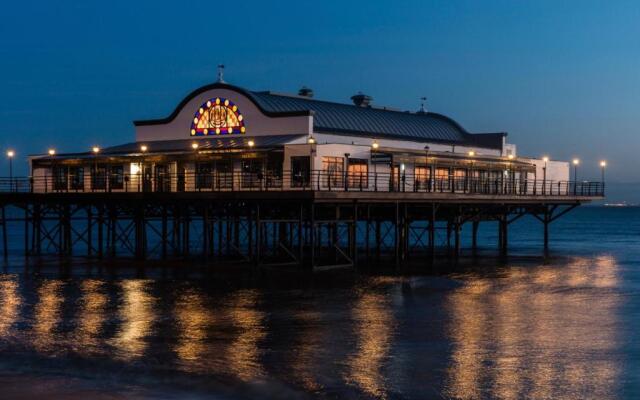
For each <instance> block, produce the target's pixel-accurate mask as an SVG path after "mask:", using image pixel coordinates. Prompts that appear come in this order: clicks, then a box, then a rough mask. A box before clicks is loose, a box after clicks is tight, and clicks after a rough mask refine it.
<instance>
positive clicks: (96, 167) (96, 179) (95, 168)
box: [91, 146, 100, 190]
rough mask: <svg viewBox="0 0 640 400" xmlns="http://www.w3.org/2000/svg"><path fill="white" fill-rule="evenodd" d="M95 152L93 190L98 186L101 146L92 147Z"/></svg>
mask: <svg viewBox="0 0 640 400" xmlns="http://www.w3.org/2000/svg"><path fill="white" fill-rule="evenodd" d="M91 151H92V152H93V184H92V185H91V190H95V189H96V188H97V186H98V153H100V147H98V146H93V147H92V148H91Z"/></svg>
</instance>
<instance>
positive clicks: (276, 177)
mask: <svg viewBox="0 0 640 400" xmlns="http://www.w3.org/2000/svg"><path fill="white" fill-rule="evenodd" d="M236 191H237V192H244V191H322V192H325V191H329V192H345V191H347V192H396V193H397V192H405V193H411V192H415V193H453V194H481V195H496V196H498V195H507V196H574V197H575V196H581V197H601V196H604V183H603V182H590V181H577V182H576V181H550V180H540V179H515V178H510V177H508V176H501V177H499V178H497V177H464V176H428V175H424V174H413V173H400V174H397V173H395V174H391V173H375V172H373V173H372V172H369V173H342V172H339V171H309V172H304V171H303V172H295V173H292V172H290V171H284V172H282V173H277V172H228V173H227V172H213V173H194V172H191V173H178V174H176V173H158V174H153V175H144V176H143V175H141V174H137V175H108V174H107V175H104V174H102V175H98V176H89V175H82V176H72V175H67V176H58V177H52V176H40V177H17V178H0V193H11V192H13V193H29V192H31V193H95V192H120V193H121V192H133V193H137V192H236Z"/></svg>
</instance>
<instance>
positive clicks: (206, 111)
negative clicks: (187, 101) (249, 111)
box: [191, 97, 246, 136]
mask: <svg viewBox="0 0 640 400" xmlns="http://www.w3.org/2000/svg"><path fill="white" fill-rule="evenodd" d="M245 131H246V128H245V126H244V117H243V116H242V114H240V111H239V110H238V106H236V105H235V104H233V103H232V102H231V101H229V100H227V99H224V98H221V97H216V98H213V99H210V100H208V101H207V102H206V103H204V104H203V105H201V106H200V108H199V109H198V110H197V111H196V113H195V115H194V116H193V121H191V136H206V135H227V134H234V133H245Z"/></svg>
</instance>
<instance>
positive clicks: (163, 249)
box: [160, 204, 168, 260]
mask: <svg viewBox="0 0 640 400" xmlns="http://www.w3.org/2000/svg"><path fill="white" fill-rule="evenodd" d="M167 220H168V213H167V206H166V204H163V205H162V222H161V224H162V226H161V231H162V232H161V235H162V237H161V238H160V240H161V241H162V242H161V246H162V247H161V250H160V251H161V254H160V256H161V257H162V259H163V260H166V259H167V239H168V238H167V235H168V227H167V225H168V221H167Z"/></svg>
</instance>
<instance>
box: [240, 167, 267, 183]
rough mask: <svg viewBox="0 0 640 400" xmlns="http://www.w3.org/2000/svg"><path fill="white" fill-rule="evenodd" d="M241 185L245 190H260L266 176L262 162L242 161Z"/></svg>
mask: <svg viewBox="0 0 640 400" xmlns="http://www.w3.org/2000/svg"><path fill="white" fill-rule="evenodd" d="M240 169H241V171H242V175H241V179H242V180H241V185H242V187H243V188H259V187H260V186H261V185H262V180H263V179H264V176H263V174H262V160H242V164H241V166H240Z"/></svg>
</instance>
